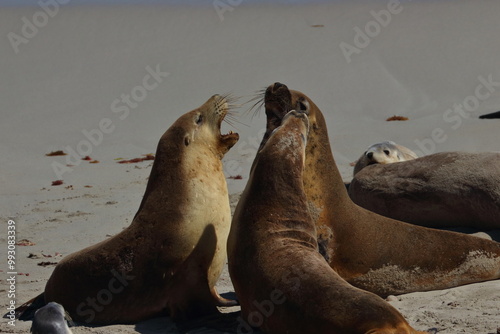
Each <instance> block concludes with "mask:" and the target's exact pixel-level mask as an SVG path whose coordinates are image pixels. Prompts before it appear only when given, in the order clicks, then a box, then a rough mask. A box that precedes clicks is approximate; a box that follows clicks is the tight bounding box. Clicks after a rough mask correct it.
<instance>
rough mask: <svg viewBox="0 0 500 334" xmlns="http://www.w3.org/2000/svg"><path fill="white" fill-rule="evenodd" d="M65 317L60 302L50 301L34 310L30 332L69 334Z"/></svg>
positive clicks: (38, 333) (36, 333) (35, 333)
mask: <svg viewBox="0 0 500 334" xmlns="http://www.w3.org/2000/svg"><path fill="white" fill-rule="evenodd" d="M66 317H67V314H66V312H65V310H64V308H63V307H62V305H61V304H58V303H56V302H50V303H48V304H47V305H45V306H44V307H42V308H40V309H38V310H37V311H36V312H35V317H34V319H33V324H32V326H31V333H33V334H42V333H55V334H71V333H72V332H71V330H70V329H69V327H68V324H67V323H66Z"/></svg>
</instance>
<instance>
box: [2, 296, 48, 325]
mask: <svg viewBox="0 0 500 334" xmlns="http://www.w3.org/2000/svg"><path fill="white" fill-rule="evenodd" d="M45 305H47V303H46V302H45V295H44V293H43V292H42V293H41V294H39V295H38V296H36V297H35V298H33V299H31V300H29V301H27V302H26V303H24V304H23V305H21V306H19V307H18V308H16V309H15V316H16V319H19V320H23V321H28V320H33V318H34V317H35V312H36V311H37V310H38V309H39V308H42V307H44V306H45ZM8 315H9V313H7V314H5V315H4V316H3V317H4V318H7V316H8Z"/></svg>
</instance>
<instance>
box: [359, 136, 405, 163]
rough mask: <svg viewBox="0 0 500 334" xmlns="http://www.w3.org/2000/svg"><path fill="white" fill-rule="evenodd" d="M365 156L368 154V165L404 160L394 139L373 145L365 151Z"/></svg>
mask: <svg viewBox="0 0 500 334" xmlns="http://www.w3.org/2000/svg"><path fill="white" fill-rule="evenodd" d="M364 156H366V159H367V165H372V164H390V163H392V162H396V161H401V160H402V159H401V157H400V156H399V150H398V149H397V147H396V143H394V142H392V141H384V142H381V143H378V144H373V145H371V146H370V147H369V148H368V149H367V150H366V152H365V153H364Z"/></svg>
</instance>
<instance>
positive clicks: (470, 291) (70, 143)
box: [0, 0, 500, 334]
mask: <svg viewBox="0 0 500 334" xmlns="http://www.w3.org/2000/svg"><path fill="white" fill-rule="evenodd" d="M48 2H50V1H48ZM62 2H63V1H60V2H57V1H55V0H54V2H51V3H56V4H57V5H52V7H47V6H46V5H41V4H37V3H35V4H34V5H33V6H24V7H19V6H5V5H4V6H2V4H1V3H0V35H1V36H2V39H1V41H0V45H1V47H0V73H1V74H2V78H3V80H2V82H1V83H0V98H1V101H2V103H1V105H2V107H1V109H0V115H1V122H0V143H1V144H0V155H1V156H2V173H1V174H0V178H1V184H2V187H1V189H0V199H1V200H0V218H1V220H2V224H0V225H1V226H2V228H3V231H2V232H1V233H0V244H1V249H0V255H1V257H2V261H1V263H2V266H1V267H0V273H1V275H0V276H1V277H0V294H1V296H2V297H1V298H0V308H1V310H3V312H2V314H4V313H6V312H7V307H8V305H9V303H10V302H11V300H15V301H16V302H17V305H20V304H22V303H23V302H25V301H27V300H29V299H31V298H33V297H35V296H36V295H38V294H40V293H41V292H42V291H43V289H44V286H45V283H46V282H47V280H48V278H49V276H50V274H51V272H52V271H53V269H54V266H55V264H56V263H57V262H58V261H59V260H60V259H61V258H62V257H63V256H66V255H68V254H70V253H73V252H75V251H78V250H80V249H82V248H84V247H87V246H89V245H92V244H95V243H97V242H99V241H102V240H104V239H106V238H109V237H110V236H113V235H115V234H116V233H118V232H119V231H121V230H122V229H123V228H125V227H127V226H128V225H129V224H130V223H131V221H132V218H133V216H134V214H135V212H136V211H137V209H138V207H139V204H140V201H141V199H142V196H143V194H144V190H145V187H146V183H147V178H148V176H149V172H150V170H151V165H152V161H151V160H145V161H142V162H136V163H129V164H120V163H118V162H119V161H122V160H124V159H135V158H144V157H145V155H147V154H151V153H154V152H155V150H156V145H157V142H158V140H159V138H160V137H161V135H162V134H163V132H164V131H165V130H166V129H167V128H168V127H169V126H170V125H171V124H172V123H173V122H174V121H175V120H176V119H177V118H178V117H179V116H181V115H182V114H184V113H186V112H188V111H190V110H193V109H195V108H197V107H198V106H200V105H201V104H202V103H204V102H205V101H206V100H207V99H208V98H209V97H210V96H212V95H213V94H224V93H231V94H232V95H234V96H237V97H240V99H239V101H240V102H241V103H244V102H246V101H248V100H250V99H252V98H253V97H254V96H255V94H257V92H258V91H259V90H262V89H263V88H265V87H267V86H268V85H270V84H272V83H273V82H276V81H279V82H282V83H285V84H286V85H288V87H289V88H290V89H295V90H300V91H302V92H304V93H305V94H307V95H308V96H309V97H310V98H311V99H312V100H314V101H315V103H316V104H317V105H318V107H319V108H320V109H321V110H322V112H323V113H324V115H325V118H326V121H327V123H328V131H329V137H330V141H331V146H332V149H333V154H334V156H335V159H336V163H337V165H338V167H339V169H340V171H341V174H342V176H343V179H344V181H345V182H349V181H350V180H351V178H352V169H353V167H352V165H351V163H352V162H353V161H355V160H356V159H357V158H358V157H359V156H360V154H361V153H362V152H363V151H364V150H365V149H366V148H367V147H368V146H370V145H371V144H373V143H376V142H381V141H384V140H392V141H394V142H396V143H398V144H401V145H404V146H406V147H408V148H410V149H412V150H413V151H415V152H417V153H418V154H419V155H426V154H431V153H435V152H444V151H468V152H484V151H500V148H499V145H498V143H499V139H500V135H499V131H498V128H499V125H500V123H499V122H500V120H494V119H492V120H484V119H479V116H480V115H483V114H487V113H491V112H495V111H498V110H500V67H499V66H498V54H499V53H500V44H499V43H496V41H497V40H498V31H499V29H500V21H499V20H498V18H497V15H498V14H497V13H498V12H499V10H500V3H499V2H495V1H483V0H480V1H474V2H471V1H464V0H458V1H446V0H440V1H432V2H431V1H423V0H422V1H418V0H413V1H411V2H408V1H401V2H396V1H371V2H368V1H366V2H365V1H340V0H339V1H332V2H321V1H319V2H310V3H300V2H293V3H286V2H284V1H283V2H280V3H276V4H269V3H263V2H259V1H240V2H236V1H232V2H229V1H215V2H213V3H212V2H207V3H201V4H191V2H188V3H187V4H184V5H181V4H179V3H178V2H176V3H175V4H170V5H169V4H162V5H95V4H94V5H82V4H80V2H77V3H68V4H62ZM40 3H45V2H43V1H41V2H40ZM236 3H238V4H236ZM221 4H224V6H222V5H221ZM249 107H250V104H245V105H243V106H242V107H240V108H237V109H235V111H234V113H235V118H236V120H237V122H236V121H233V122H232V124H227V123H224V124H223V132H224V131H225V132H227V131H229V130H233V131H235V132H238V133H239V134H240V140H239V142H238V143H237V144H236V145H235V147H233V148H232V149H231V150H230V152H229V153H228V154H226V156H225V157H224V160H223V162H224V169H225V174H226V177H227V182H228V188H229V192H230V201H231V206H232V208H233V209H234V207H235V206H236V204H237V201H238V198H239V195H240V193H241V191H242V190H243V189H244V187H245V184H246V181H247V180H248V173H249V168H250V165H251V163H252V161H253V158H254V156H255V153H256V150H257V148H258V146H259V143H260V140H261V137H262V134H263V130H264V128H265V114H264V113H263V110H260V111H258V110H255V109H254V110H250V111H248V109H249ZM394 115H398V116H404V117H407V118H408V119H409V120H408V121H399V122H387V121H386V119H387V118H388V117H391V116H394ZM233 119H234V118H233ZM57 150H63V151H64V152H66V153H68V155H66V156H53V157H49V156H46V154H47V153H50V152H54V151H57ZM86 156H88V157H89V159H90V160H82V158H84V157H86ZM239 175H241V179H240V178H235V177H236V176H239ZM57 180H62V182H63V183H62V184H61V185H58V186H52V183H53V182H54V181H57ZM9 221H12V222H14V223H15V229H16V241H17V242H18V243H21V244H20V245H18V246H16V262H15V271H16V272H17V275H15V278H16V279H15V298H11V297H8V296H9V290H10V283H9V282H8V281H7V279H8V278H9V277H10V275H8V274H7V273H8V272H11V271H12V270H11V269H10V268H9V267H8V263H7V226H8V223H9ZM468 232H477V231H468ZM485 232H486V233H487V234H488V235H490V237H492V238H494V239H495V240H497V241H500V231H485ZM23 240H25V241H23ZM218 289H219V291H220V292H222V293H224V292H232V291H233V288H232V285H231V280H230V278H229V274H228V273H227V270H225V271H224V272H223V274H222V276H221V278H220V280H219V283H218ZM389 302H390V303H391V304H392V305H393V306H394V307H396V308H397V309H398V310H399V311H400V312H401V313H402V314H403V315H404V316H405V317H406V319H407V320H408V321H409V323H410V324H411V325H412V326H413V327H414V328H416V329H419V330H428V329H435V332H437V333H440V334H455V333H469V334H472V333H474V334H476V333H477V334H479V333H480V334H494V333H497V329H498V328H500V280H497V281H490V282H485V283H478V284H472V285H467V286H462V287H457V288H453V289H447V290H441V291H430V292H421V293H412V294H407V295H401V296H397V297H395V298H392V299H391V301H389ZM237 310H238V308H237V307H236V308H231V309H229V310H223V311H224V312H233V311H237ZM30 326H31V322H23V321H17V322H16V323H15V326H12V325H11V324H9V323H8V319H2V322H1V323H0V332H2V333H26V332H29V328H30ZM72 330H73V332H74V333H177V332H178V331H177V329H176V326H175V325H174V324H173V323H172V322H171V321H170V320H169V319H168V318H158V319H152V320H149V321H146V322H142V323H139V324H135V325H116V326H107V327H85V326H77V327H73V328H72ZM191 333H216V332H214V331H211V330H209V329H200V330H196V331H192V332H191ZM217 333H219V332H217Z"/></svg>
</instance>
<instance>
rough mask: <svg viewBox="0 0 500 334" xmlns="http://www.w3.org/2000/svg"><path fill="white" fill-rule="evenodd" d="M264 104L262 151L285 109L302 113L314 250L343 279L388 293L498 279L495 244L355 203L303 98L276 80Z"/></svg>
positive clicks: (317, 116) (499, 254) (499, 257)
mask: <svg viewBox="0 0 500 334" xmlns="http://www.w3.org/2000/svg"><path fill="white" fill-rule="evenodd" d="M264 101H265V108H266V115H267V132H266V134H265V135H264V139H263V142H262V144H261V146H264V144H265V141H266V140H267V138H269V136H270V134H271V133H272V131H273V130H274V129H275V128H276V127H278V126H279V125H280V124H281V121H282V118H283V117H284V115H285V114H286V113H287V112H288V111H290V110H292V109H296V110H302V111H304V112H305V113H307V114H308V116H309V121H310V131H309V135H308V138H307V139H308V140H307V146H306V161H305V164H306V167H305V172H304V175H303V182H304V189H305V193H306V197H307V200H308V206H309V210H310V212H311V214H312V217H313V220H314V222H315V224H316V228H317V233H318V243H319V249H320V251H321V252H322V254H323V255H324V256H325V258H326V259H327V261H328V262H329V264H330V266H331V267H332V268H333V269H334V270H335V271H336V272H337V273H338V274H339V275H340V276H341V277H342V278H344V279H345V280H347V282H349V283H351V284H352V285H354V286H357V287H359V288H362V289H365V290H368V291H371V292H374V293H376V294H378V295H380V296H387V295H391V294H402V293H408V292H414V291H426V290H437V289H445V288H450V287H454V286H458V285H463V284H468V283H474V282H481V281H486V280H493V279H498V278H500V244H499V243H497V242H494V241H490V240H485V239H481V238H476V237H473V236H468V235H464V234H459V233H454V232H449V231H439V230H434V229H428V228H424V227H420V226H415V225H411V224H407V223H403V222H401V221H397V220H393V219H390V218H386V217H383V216H380V215H378V214H376V213H373V212H371V211H368V210H366V209H363V208H361V207H359V206H358V205H356V204H354V203H353V202H352V200H351V199H350V198H349V195H348V194H347V190H346V188H345V185H344V183H343V181H342V178H341V176H340V173H339V171H338V169H337V166H336V164H335V161H334V159H333V155H332V152H331V148H330V140H329V138H328V131H327V128H326V122H325V119H324V117H323V114H322V113H321V111H320V110H319V108H318V107H317V106H316V105H315V104H314V102H313V101H312V100H311V99H309V98H308V97H307V96H306V95H304V94H303V93H301V92H298V91H290V90H289V89H288V87H286V86H285V85H283V84H280V83H275V84H273V85H271V86H270V87H269V88H268V89H267V90H266V93H265V97H264ZM412 161H417V160H412ZM412 161H409V162H412ZM409 162H408V163H409ZM403 163H405V162H402V163H399V164H390V165H385V166H383V165H373V166H369V167H367V168H373V167H379V166H380V167H391V166H396V165H400V164H403ZM367 168H365V169H367Z"/></svg>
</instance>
